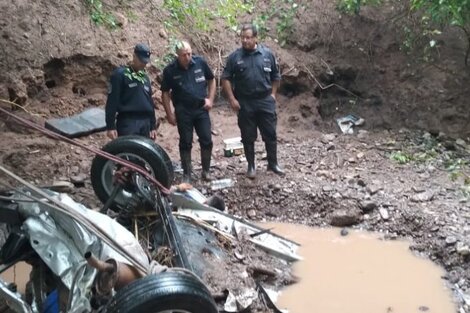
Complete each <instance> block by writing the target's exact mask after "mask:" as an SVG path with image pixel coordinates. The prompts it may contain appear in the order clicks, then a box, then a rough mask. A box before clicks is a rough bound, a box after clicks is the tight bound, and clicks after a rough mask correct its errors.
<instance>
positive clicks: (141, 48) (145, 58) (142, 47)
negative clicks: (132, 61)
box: [134, 43, 151, 64]
mask: <svg viewBox="0 0 470 313" xmlns="http://www.w3.org/2000/svg"><path fill="white" fill-rule="evenodd" d="M134 53H135V55H137V57H138V58H139V60H140V62H142V63H145V64H147V63H148V62H149V61H150V53H151V52H150V48H149V47H148V46H147V45H146V44H143V43H138V44H136V45H135V48H134Z"/></svg>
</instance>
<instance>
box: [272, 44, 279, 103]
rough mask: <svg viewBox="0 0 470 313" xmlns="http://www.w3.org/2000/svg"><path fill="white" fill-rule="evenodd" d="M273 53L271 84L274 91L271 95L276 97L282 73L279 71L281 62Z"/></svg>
mask: <svg viewBox="0 0 470 313" xmlns="http://www.w3.org/2000/svg"><path fill="white" fill-rule="evenodd" d="M270 54H271V85H272V91H271V95H272V96H273V98H274V99H276V94H277V90H278V89H279V86H280V85H281V73H280V72H279V64H278V63H277V60H276V57H275V56H274V54H273V53H272V52H270Z"/></svg>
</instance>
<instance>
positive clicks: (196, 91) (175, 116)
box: [161, 41, 216, 182]
mask: <svg viewBox="0 0 470 313" xmlns="http://www.w3.org/2000/svg"><path fill="white" fill-rule="evenodd" d="M215 87H216V85H215V80H214V74H213V72H212V70H211V69H210V68H209V66H208V64H207V62H206V61H205V60H204V59H203V58H202V57H200V56H196V55H193V54H192V49H191V46H190V45H189V43H188V42H186V41H180V42H178V43H177V45H176V59H175V60H174V61H173V62H172V63H170V64H169V65H168V66H166V67H165V69H164V70H163V81H162V85H161V91H162V102H163V106H164V108H165V112H166V118H167V120H168V122H169V123H170V124H171V125H177V126H178V133H179V136H180V138H179V151H180V157H181V166H182V167H183V181H185V182H190V181H191V149H192V143H193V130H196V134H197V135H198V137H199V145H200V147H201V163H202V179H204V180H206V181H210V180H211V176H210V163H211V156H212V135H211V120H210V116H209V111H210V110H211V108H212V104H213V102H214V97H215ZM170 100H171V101H172V102H173V106H174V109H175V111H174V113H173V111H172V109H171V106H170Z"/></svg>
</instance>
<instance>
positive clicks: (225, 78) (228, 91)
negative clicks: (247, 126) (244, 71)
mask: <svg viewBox="0 0 470 313" xmlns="http://www.w3.org/2000/svg"><path fill="white" fill-rule="evenodd" d="M232 74H233V54H231V55H230V56H229V57H228V59H227V63H226V64H225V67H224V71H223V72H222V76H221V79H222V89H223V91H224V92H225V95H226V96H227V98H228V101H229V102H230V106H231V107H232V110H234V111H235V112H238V111H239V110H240V103H238V100H237V99H236V98H235V95H234V94H233V89H232V83H231V81H230V79H231V78H232Z"/></svg>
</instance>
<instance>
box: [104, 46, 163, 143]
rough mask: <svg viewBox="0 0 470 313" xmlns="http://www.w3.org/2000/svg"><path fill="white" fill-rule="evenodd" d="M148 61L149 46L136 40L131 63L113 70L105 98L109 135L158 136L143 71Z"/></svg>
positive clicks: (149, 85) (148, 81) (150, 90)
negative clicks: (106, 97)
mask: <svg viewBox="0 0 470 313" xmlns="http://www.w3.org/2000/svg"><path fill="white" fill-rule="evenodd" d="M149 61H150V49H149V47H148V46H147V45H145V44H142V43H139V44H137V45H136V46H135V48H134V55H133V59H132V62H131V63H130V64H129V65H127V66H121V67H118V68H117V69H115V70H114V72H113V73H112V75H111V79H110V82H109V89H108V99H107V101H106V129H107V136H108V137H109V138H111V139H116V138H117V137H118V136H126V135H141V136H145V137H149V138H151V139H153V140H155V139H156V138H157V131H156V118H155V108H154V102H153V99H152V87H151V84H150V79H149V78H148V76H147V73H146V72H145V67H146V65H147V63H148V62H149Z"/></svg>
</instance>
